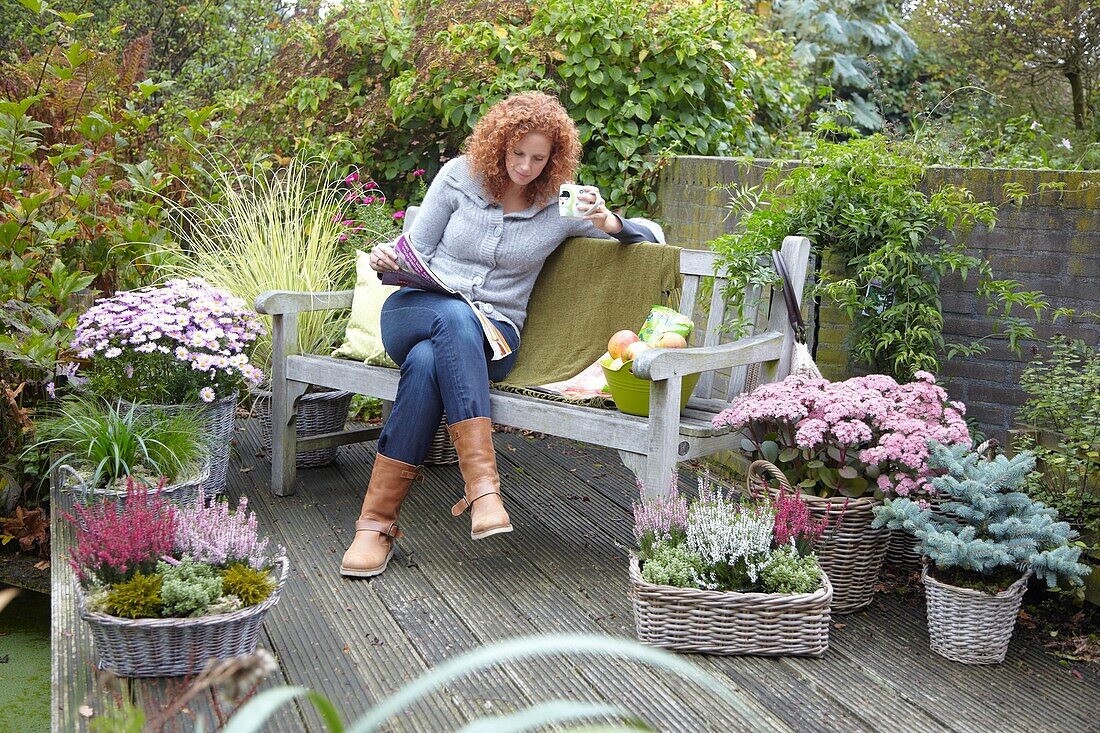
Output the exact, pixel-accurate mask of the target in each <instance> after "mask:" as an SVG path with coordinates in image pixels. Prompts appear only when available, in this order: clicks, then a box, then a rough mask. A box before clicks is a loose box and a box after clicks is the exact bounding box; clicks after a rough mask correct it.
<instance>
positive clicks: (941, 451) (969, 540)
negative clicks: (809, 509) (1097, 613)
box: [873, 441, 1089, 588]
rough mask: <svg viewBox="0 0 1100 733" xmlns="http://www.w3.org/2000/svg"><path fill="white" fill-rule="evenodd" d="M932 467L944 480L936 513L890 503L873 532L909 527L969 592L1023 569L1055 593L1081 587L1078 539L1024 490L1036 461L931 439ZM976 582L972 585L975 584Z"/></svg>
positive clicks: (921, 547)
mask: <svg viewBox="0 0 1100 733" xmlns="http://www.w3.org/2000/svg"><path fill="white" fill-rule="evenodd" d="M929 449H930V453H931V455H930V458H929V461H928V465H929V467H930V468H932V469H943V475H941V476H939V477H937V478H934V479H932V485H933V487H935V489H936V490H937V491H938V492H939V494H940V496H941V498H942V499H943V501H942V502H941V504H940V506H939V508H938V511H936V512H933V511H932V510H931V509H929V508H925V506H922V505H921V504H919V503H917V502H913V501H910V500H909V499H893V500H891V499H887V500H886V502H885V504H884V506H882V507H876V508H875V520H874V522H873V526H875V527H882V526H887V527H889V528H890V529H904V530H907V531H908V532H911V533H912V534H913V535H914V536H916V538H917V551H918V552H919V553H920V554H922V555H924V556H925V557H927V558H928V559H929V560H930V561H932V563H934V564H935V566H936V568H937V570H942V571H946V572H948V573H951V574H952V576H953V579H955V580H956V582H963V583H965V584H967V585H970V586H971V587H981V586H980V585H975V582H976V583H979V584H980V583H981V581H982V580H983V576H986V577H987V576H990V575H992V574H994V573H1003V572H1005V569H1015V571H1016V576H1015V577H1016V578H1018V577H1019V574H1020V573H1023V572H1024V571H1026V570H1029V569H1030V570H1032V571H1033V572H1034V573H1035V575H1036V576H1037V577H1038V578H1040V579H1042V580H1045V581H1046V583H1047V585H1048V586H1049V587H1051V588H1053V587H1054V586H1055V585H1056V584H1057V581H1058V578H1059V577H1064V578H1066V579H1067V580H1068V581H1069V582H1070V583H1072V584H1073V585H1081V583H1082V578H1083V577H1084V576H1085V575H1087V574H1088V573H1089V567H1088V566H1087V565H1083V564H1081V563H1080V562H1078V560H1079V558H1080V556H1081V548H1080V547H1079V546H1076V545H1074V544H1071V543H1072V541H1073V540H1074V539H1075V538H1076V533H1075V532H1074V531H1073V530H1071V529H1070V527H1069V525H1068V524H1066V523H1065V522H1059V521H1057V519H1058V513H1057V512H1056V511H1054V510H1053V509H1050V508H1049V507H1047V506H1045V505H1044V504H1042V503H1041V502H1037V501H1035V500H1034V499H1032V498H1030V497H1029V496H1028V495H1027V494H1024V493H1023V492H1021V491H1020V489H1021V488H1023V486H1024V483H1025V481H1026V478H1027V475H1028V474H1029V473H1030V472H1031V470H1032V468H1034V466H1035V456H1034V455H1032V454H1030V453H1021V454H1019V455H1017V456H1015V457H1014V458H1012V459H1011V460H1010V459H1008V458H1006V457H1004V456H997V457H996V458H994V459H992V460H987V459H984V458H982V457H981V456H979V455H978V454H977V453H973V452H971V451H970V449H969V448H967V447H966V446H961V445H960V446H954V447H946V446H943V445H941V444H939V443H936V442H935V441H929ZM972 581H973V582H972Z"/></svg>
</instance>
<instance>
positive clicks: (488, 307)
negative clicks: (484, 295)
mask: <svg viewBox="0 0 1100 733" xmlns="http://www.w3.org/2000/svg"><path fill="white" fill-rule="evenodd" d="M481 310H482V312H484V313H492V312H493V304H492V303H482V304H481Z"/></svg>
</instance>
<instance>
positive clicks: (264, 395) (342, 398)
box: [252, 390, 355, 468]
mask: <svg viewBox="0 0 1100 733" xmlns="http://www.w3.org/2000/svg"><path fill="white" fill-rule="evenodd" d="M252 394H253V396H254V397H255V398H256V402H255V405H256V407H255V415H256V417H257V418H259V420H260V434H261V437H262V438H263V442H264V448H265V449H266V450H267V452H268V455H270V454H271V392H269V391H267V390H255V391H253V393H252ZM354 396H355V395H354V393H352V392H344V391H342V390H329V391H325V392H307V393H305V394H304V395H302V398H301V399H300V400H299V401H298V417H297V419H296V421H295V426H296V428H297V429H296V431H295V433H296V435H297V436H298V439H299V440H301V439H303V438H310V437H313V436H314V435H324V434H325V433H335V432H339V431H341V430H343V429H344V424H345V423H346V422H347V421H348V409H349V408H350V407H351V398H352V397H354ZM339 451H340V448H339V446H333V447H332V448H317V449H315V450H307V451H301V452H300V453H298V455H297V457H296V458H295V464H296V465H297V466H298V468H317V467H319V466H327V465H329V464H330V463H332V462H333V461H335V460H336V455H337V453H338V452H339Z"/></svg>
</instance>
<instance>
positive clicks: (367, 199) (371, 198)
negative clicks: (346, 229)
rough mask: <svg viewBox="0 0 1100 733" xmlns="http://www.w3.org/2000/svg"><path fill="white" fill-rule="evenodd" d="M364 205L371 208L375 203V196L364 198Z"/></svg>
mask: <svg viewBox="0 0 1100 733" xmlns="http://www.w3.org/2000/svg"><path fill="white" fill-rule="evenodd" d="M363 203H364V204H366V205H367V206H370V205H371V204H373V203H374V196H364V197H363Z"/></svg>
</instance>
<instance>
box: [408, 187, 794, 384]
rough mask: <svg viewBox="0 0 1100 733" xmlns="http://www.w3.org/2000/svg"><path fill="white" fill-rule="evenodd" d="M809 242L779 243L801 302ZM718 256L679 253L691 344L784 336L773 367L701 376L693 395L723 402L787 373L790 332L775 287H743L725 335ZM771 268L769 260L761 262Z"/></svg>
mask: <svg viewBox="0 0 1100 733" xmlns="http://www.w3.org/2000/svg"><path fill="white" fill-rule="evenodd" d="M418 208H419V207H416V206H410V207H409V208H408V209H407V210H406V213H405V218H404V222H403V229H404V231H405V232H408V231H409V227H410V225H411V224H412V220H413V219H414V218H415V216H416V213H417V210H418ZM809 249H810V243H809V241H808V240H807V239H806V238H805V237H787V238H786V239H785V240H784V242H783V248H782V251H783V255H784V261H785V262H786V265H787V272H788V275H789V277H790V279H791V284H792V285H793V287H794V291H795V293H797V294H798V297H799V298H801V295H802V289H803V287H804V285H805V282H806V274H807V270H808V261H809ZM717 262H718V254H717V253H715V252H711V251H709V250H694V249H682V250H681V251H680V273H681V274H682V275H683V277H684V284H683V288H682V290H681V295H680V301H679V305H678V310H679V311H680V312H681V313H683V314H684V315H686V316H688V317H689V318H691V319H692V320H694V321H695V323H696V328H695V330H694V331H693V333H692V338H691V346H715V345H718V344H722V343H726V342H729V341H734V340H736V339H737V338H740V337H744V336H753V335H756V334H760V333H765V332H768V331H778V332H781V333H783V334H785V336H786V337H787V342H788V343H787V344H786V345H787V348H786V349H785V350H784V352H785V354H786V356H785V357H784V359H783V361H782V362H781V363H780V364H779V365H778V366H777V368H775V369H771V370H769V369H765V368H763V367H762V365H750V366H742V367H735V368H733V369H731V370H725V371H711V372H704V373H703V375H702V376H701V377H700V379H699V383H698V384H697V385H696V387H695V390H694V392H693V393H692V394H693V396H694V397H697V398H702V399H713V400H720V401H722V402H728V401H729V400H730V399H732V398H733V397H736V396H737V395H738V394H740V393H741V392H743V391H748V390H751V389H752V388H753V387H755V386H756V385H757V384H759V383H761V382H763V381H770V380H771V379H782V378H783V377H785V376H786V375H787V373H788V371H789V368H790V364H789V358H790V357H789V354H790V347H791V344H792V343H793V340H794V332H793V329H792V328H791V326H790V324H789V322H788V319H787V308H786V303H785V302H784V300H783V292H782V289H781V288H779V287H775V288H764V289H761V288H760V287H759V286H749V287H748V288H747V289H746V290H745V293H744V297H743V301H742V302H743V307H742V314H741V319H740V320H741V322H742V323H744V324H746V329H745V330H744V331H743V332H742V333H731V331H730V329H729V327H728V324H730V323H732V322H734V321H735V320H737V313H736V307H735V306H734V307H730V305H729V304H728V303H727V300H726V286H727V282H728V278H727V277H725V276H721V275H719V276H716V275H715V266H716V264H717ZM767 266H768V267H771V262H770V261H769V262H768V263H767Z"/></svg>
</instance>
